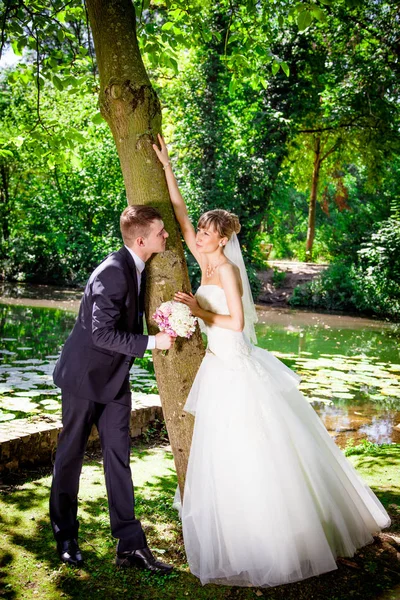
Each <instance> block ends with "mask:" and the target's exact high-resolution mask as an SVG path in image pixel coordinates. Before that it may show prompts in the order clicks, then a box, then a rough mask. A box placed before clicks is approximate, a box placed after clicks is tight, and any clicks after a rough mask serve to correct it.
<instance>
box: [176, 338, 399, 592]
mask: <svg viewBox="0 0 400 600" xmlns="http://www.w3.org/2000/svg"><path fill="white" fill-rule="evenodd" d="M297 382H298V378H297V376H296V375H295V374H294V373H293V372H292V371H290V369H288V368H287V367H286V366H285V365H283V364H282V363H281V362H280V361H278V360H277V359H276V358H275V357H274V356H273V355H272V354H270V353H269V352H267V351H265V350H262V349H260V348H257V347H252V349H251V351H250V352H249V355H248V356H236V357H231V358H230V359H229V360H226V359H223V358H220V357H218V356H216V355H214V354H211V353H207V354H206V356H205V358H204V360H203V362H202V364H201V367H200V369H199V371H198V374H197V376H196V379H195V382H194V384H193V387H192V390H191V392H190V395H189V397H188V400H187V403H186V406H185V410H187V411H189V412H191V413H193V414H195V416H196V420H195V428H194V434H193V441H192V447H191V453H190V459H189V465H188V472H187V478H186V485H185V494H184V502H183V506H182V507H181V517H182V526H183V535H184V541H185V549H186V553H187V557H188V562H189V566H190V570H191V572H192V573H193V574H194V575H196V576H197V577H198V578H199V579H200V580H201V582H202V583H203V584H205V583H208V582H213V583H220V584H225V585H239V586H257V587H269V586H276V585H280V584H284V583H289V582H294V581H298V580H300V579H305V578H307V577H311V576H313V575H318V574H320V573H324V572H326V571H331V570H333V569H336V562H335V559H336V557H337V556H346V557H349V556H352V555H353V554H354V552H355V551H356V549H357V548H360V547H361V546H364V545H365V544H368V543H369V542H371V541H372V539H373V537H372V535H373V534H374V533H376V532H378V531H380V530H381V529H382V528H384V527H387V526H388V525H389V524H390V519H389V517H388V515H387V513H386V511H385V509H384V508H383V506H382V505H381V503H380V502H379V500H378V499H377V498H376V496H375V495H374V494H373V492H372V491H371V490H370V489H369V487H368V486H367V485H366V484H365V483H363V481H362V480H361V479H360V478H359V476H358V474H357V473H356V471H355V470H354V468H353V467H352V465H351V464H350V463H349V462H348V461H347V459H346V458H345V456H344V455H343V454H342V452H341V451H340V450H339V448H338V447H337V446H336V445H335V443H334V442H333V440H332V439H331V437H330V436H329V434H328V433H327V431H326V429H325V427H324V426H323V424H322V422H321V421H320V419H319V417H318V416H317V414H316V413H315V411H314V410H313V408H312V407H311V406H310V404H309V403H308V402H307V400H306V399H305V398H304V397H303V395H302V394H301V393H300V392H299V391H298V389H297Z"/></svg>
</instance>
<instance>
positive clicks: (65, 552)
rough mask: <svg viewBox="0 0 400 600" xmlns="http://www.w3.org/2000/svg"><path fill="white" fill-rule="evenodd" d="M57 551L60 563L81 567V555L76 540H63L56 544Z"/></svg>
mask: <svg viewBox="0 0 400 600" xmlns="http://www.w3.org/2000/svg"><path fill="white" fill-rule="evenodd" d="M57 551H58V554H59V555H60V558H61V560H62V562H64V563H67V564H69V565H73V566H74V567H81V566H82V565H83V558H82V553H81V551H80V549H79V546H78V542H77V541H76V540H64V541H62V542H58V543H57Z"/></svg>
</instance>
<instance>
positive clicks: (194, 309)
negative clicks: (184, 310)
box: [174, 292, 201, 317]
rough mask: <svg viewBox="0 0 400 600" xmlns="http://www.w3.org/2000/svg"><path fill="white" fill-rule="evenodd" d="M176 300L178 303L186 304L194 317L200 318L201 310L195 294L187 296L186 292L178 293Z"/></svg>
mask: <svg viewBox="0 0 400 600" xmlns="http://www.w3.org/2000/svg"><path fill="white" fill-rule="evenodd" d="M174 299H175V300H176V301H177V302H182V304H186V306H188V307H189V308H190V312H191V313H192V315H193V316H194V317H199V316H200V311H201V308H200V306H199V305H198V303H197V300H196V298H195V297H194V296H193V294H185V292H177V293H176V294H175V296H174Z"/></svg>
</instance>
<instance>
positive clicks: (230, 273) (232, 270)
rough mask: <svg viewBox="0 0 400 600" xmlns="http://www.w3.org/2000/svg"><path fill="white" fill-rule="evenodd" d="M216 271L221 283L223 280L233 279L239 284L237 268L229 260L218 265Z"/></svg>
mask: <svg viewBox="0 0 400 600" xmlns="http://www.w3.org/2000/svg"><path fill="white" fill-rule="evenodd" d="M218 271H219V276H220V279H221V282H223V280H224V279H225V280H229V279H230V280H232V279H235V280H236V281H238V282H240V270H239V267H237V266H236V265H235V264H234V263H232V262H231V261H230V260H228V261H227V262H225V263H223V264H222V265H220V267H219V269H218Z"/></svg>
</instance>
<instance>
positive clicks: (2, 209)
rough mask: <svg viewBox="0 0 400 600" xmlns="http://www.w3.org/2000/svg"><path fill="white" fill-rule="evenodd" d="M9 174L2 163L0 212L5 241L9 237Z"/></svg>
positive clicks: (0, 166)
mask: <svg viewBox="0 0 400 600" xmlns="http://www.w3.org/2000/svg"><path fill="white" fill-rule="evenodd" d="M9 181H10V174H9V169H8V168H7V166H6V165H5V164H4V163H1V165H0V214H1V233H2V236H3V240H4V241H7V240H8V238H9V237H10V215H11V199H10V193H9Z"/></svg>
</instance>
